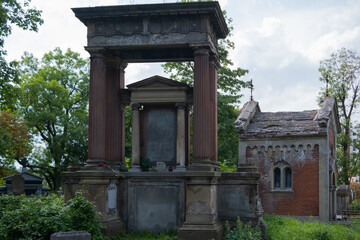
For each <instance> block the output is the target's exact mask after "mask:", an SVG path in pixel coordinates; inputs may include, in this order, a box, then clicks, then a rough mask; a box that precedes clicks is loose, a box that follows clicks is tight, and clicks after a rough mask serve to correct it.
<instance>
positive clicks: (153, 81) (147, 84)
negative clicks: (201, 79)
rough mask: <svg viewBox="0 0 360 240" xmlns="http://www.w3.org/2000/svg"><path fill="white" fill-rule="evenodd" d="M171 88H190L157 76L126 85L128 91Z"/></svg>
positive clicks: (184, 84)
mask: <svg viewBox="0 0 360 240" xmlns="http://www.w3.org/2000/svg"><path fill="white" fill-rule="evenodd" d="M171 87H176V88H178V87H185V88H190V86H189V85H188V84H186V83H182V82H178V81H174V80H172V79H169V78H165V77H161V76H158V75H155V76H152V77H149V78H145V79H143V80H141V81H138V82H135V83H132V84H129V85H127V88H128V89H130V90H131V89H139V88H171Z"/></svg>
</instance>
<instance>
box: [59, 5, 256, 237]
mask: <svg viewBox="0 0 360 240" xmlns="http://www.w3.org/2000/svg"><path fill="white" fill-rule="evenodd" d="M73 11H74V13H75V15H76V17H77V18H78V19H80V21H82V22H83V23H84V24H85V26H86V27H87V31H88V32H87V40H88V41H87V46H86V47H85V49H86V50H87V51H88V52H89V53H90V59H91V65H90V94H89V95H90V96H89V148H88V160H87V163H86V165H85V166H84V167H74V166H70V167H69V168H68V171H67V172H64V173H63V178H64V192H65V200H69V199H71V198H72V197H74V194H75V192H76V191H77V190H83V191H84V192H85V195H86V197H87V198H88V199H89V200H91V201H94V202H95V204H96V208H97V210H98V211H100V212H102V214H103V215H102V217H101V221H102V222H103V225H104V231H105V232H106V233H107V234H109V235H110V234H113V233H116V232H118V231H121V230H128V231H131V230H136V231H144V230H146V231H152V232H160V231H164V230H169V229H178V239H199V240H201V239H204V240H205V239H206V240H207V239H215V240H216V239H221V238H222V232H223V223H224V221H225V220H228V221H230V222H234V221H236V219H237V218H238V217H239V218H240V219H241V220H244V221H250V222H252V223H253V224H257V223H258V221H260V222H261V214H262V209H261V203H260V200H259V198H258V181H259V178H260V174H259V173H258V172H257V170H256V168H252V167H250V166H249V167H246V166H245V165H244V169H246V171H239V172H235V173H222V172H221V171H220V168H219V165H218V162H217V67H218V56H217V54H218V51H217V46H218V39H220V38H225V37H226V35H227V34H228V32H229V30H228V28H227V25H226V22H225V19H224V17H223V14H222V11H221V9H220V6H219V4H218V3H217V2H190V3H169V4H146V5H122V6H109V7H106V6H104V7H89V8H75V9H73ZM168 61H193V62H194V87H193V88H191V87H190V86H188V85H186V84H183V83H180V82H176V81H173V80H171V79H167V78H164V77H160V76H153V77H149V78H147V79H144V80H141V81H138V82H135V83H133V84H130V85H128V86H127V88H125V69H126V67H127V64H128V63H141V62H168ZM126 106H130V107H131V108H132V127H131V132H132V143H131V144H132V156H131V160H132V167H131V169H129V171H127V172H121V171H120V169H122V167H121V166H123V165H124V164H125V113H124V109H125V107H126ZM190 109H192V110H193V132H192V134H193V138H192V147H193V153H192V156H190V150H189V149H190V138H189V136H190V129H189V126H190V117H189V111H190ZM234 121H235V119H234ZM234 131H235V129H234ZM190 159H192V161H190ZM146 162H147V165H148V166H147V167H148V168H147V169H146V168H144V163H146ZM249 169H251V170H249ZM147 170H150V171H147Z"/></svg>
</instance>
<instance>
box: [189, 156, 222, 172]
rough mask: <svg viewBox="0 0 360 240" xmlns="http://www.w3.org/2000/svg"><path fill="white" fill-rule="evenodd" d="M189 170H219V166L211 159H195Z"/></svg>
mask: <svg viewBox="0 0 360 240" xmlns="http://www.w3.org/2000/svg"><path fill="white" fill-rule="evenodd" d="M187 171H206V172H214V171H218V167H217V166H215V165H214V163H213V162H212V161H211V160H210V159H194V161H193V163H192V164H191V165H190V166H189V167H188V168H187Z"/></svg>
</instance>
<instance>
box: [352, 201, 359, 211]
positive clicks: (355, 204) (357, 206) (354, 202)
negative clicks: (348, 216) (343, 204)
mask: <svg viewBox="0 0 360 240" xmlns="http://www.w3.org/2000/svg"><path fill="white" fill-rule="evenodd" d="M350 210H357V211H359V210H360V199H357V200H354V201H352V202H351V204H350Z"/></svg>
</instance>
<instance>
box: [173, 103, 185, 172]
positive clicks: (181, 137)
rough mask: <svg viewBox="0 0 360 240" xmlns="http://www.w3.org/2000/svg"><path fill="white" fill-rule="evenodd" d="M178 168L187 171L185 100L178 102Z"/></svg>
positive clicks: (177, 169)
mask: <svg viewBox="0 0 360 240" xmlns="http://www.w3.org/2000/svg"><path fill="white" fill-rule="evenodd" d="M175 106H176V108H177V117H176V169H175V171H185V135H186V134H185V108H186V107H187V104H186V103H184V102H180V103H176V104H175Z"/></svg>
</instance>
